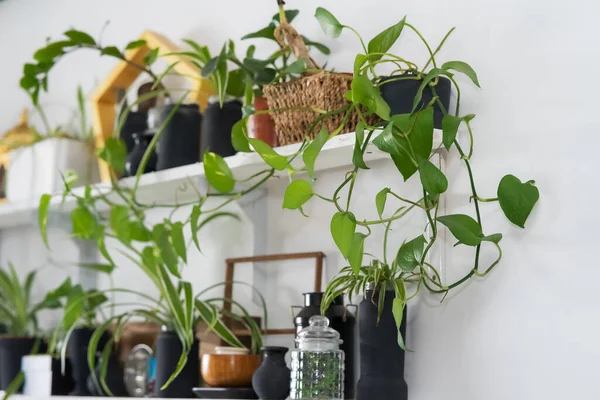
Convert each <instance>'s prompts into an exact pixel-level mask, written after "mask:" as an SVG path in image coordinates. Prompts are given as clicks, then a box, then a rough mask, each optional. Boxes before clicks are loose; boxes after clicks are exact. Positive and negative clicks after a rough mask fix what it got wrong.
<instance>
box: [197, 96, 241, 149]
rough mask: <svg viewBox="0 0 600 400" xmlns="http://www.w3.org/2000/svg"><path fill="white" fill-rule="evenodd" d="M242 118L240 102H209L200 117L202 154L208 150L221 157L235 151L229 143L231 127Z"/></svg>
mask: <svg viewBox="0 0 600 400" xmlns="http://www.w3.org/2000/svg"><path fill="white" fill-rule="evenodd" d="M240 119H242V103H241V102H239V101H238V100H232V101H228V102H225V103H223V108H221V107H220V105H219V103H211V104H209V106H208V107H206V110H204V115H203V118H202V155H204V152H206V151H210V152H212V153H216V154H218V155H220V156H221V157H228V156H232V155H234V154H235V153H236V151H235V149H234V148H233V145H232V144H231V128H233V125H235V123H236V122H238V121H239V120H240Z"/></svg>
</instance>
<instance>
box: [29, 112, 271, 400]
mask: <svg viewBox="0 0 600 400" xmlns="http://www.w3.org/2000/svg"><path fill="white" fill-rule="evenodd" d="M176 111H177V107H175V108H174V109H172V110H171V113H170V115H169V116H168V117H167V118H166V119H165V121H164V122H163V124H162V125H161V127H160V128H159V129H158V132H157V135H156V136H155V137H154V138H153V140H152V142H151V144H150V146H149V148H148V150H147V151H146V154H145V155H144V158H143V159H142V163H141V165H140V168H139V169H138V172H137V175H136V177H135V181H134V183H133V184H132V185H128V186H127V187H124V186H121V184H120V183H119V181H116V180H114V179H113V180H112V182H111V192H110V193H109V194H107V193H105V191H95V190H94V187H93V186H90V187H88V188H86V191H85V193H87V194H86V195H85V196H81V195H79V194H78V193H80V192H75V191H73V190H72V188H71V184H67V185H66V186H65V193H64V196H65V197H66V198H67V199H75V200H76V203H77V206H76V207H75V209H73V211H72V212H71V217H72V222H73V224H72V228H73V231H72V234H73V236H74V237H76V238H80V239H85V240H94V241H95V242H96V243H97V244H98V248H99V251H100V253H101V254H102V256H103V261H102V264H101V265H96V268H102V269H107V270H112V269H113V268H115V264H114V261H113V258H112V257H111V251H109V250H108V249H107V247H106V245H105V241H106V238H107V237H110V238H112V239H116V240H117V241H118V242H119V246H120V247H121V248H122V250H123V252H124V254H126V256H127V257H128V258H129V259H130V260H131V261H132V262H133V263H134V264H135V265H136V266H137V267H138V268H140V270H141V271H142V272H143V273H144V274H145V275H146V276H147V277H148V278H149V280H150V281H151V282H152V284H153V285H154V286H155V288H156V289H157V291H158V293H159V295H160V298H159V300H157V299H154V298H152V297H151V296H148V295H147V294H145V293H137V292H132V291H131V290H128V289H119V288H113V289H109V290H105V291H103V292H102V293H104V294H108V293H113V292H124V293H135V294H136V295H137V296H140V298H141V299H143V300H144V301H145V303H146V304H145V305H140V306H139V307H137V308H135V309H130V310H128V311H125V312H123V313H119V314H115V315H111V316H109V317H108V318H106V320H105V321H104V322H103V323H102V324H101V325H99V326H98V327H97V328H96V329H95V332H94V334H93V335H92V337H91V339H90V341H89V346H88V364H89V367H90V370H95V368H96V359H95V354H96V349H97V348H98V344H99V342H100V340H101V338H102V336H103V334H104V333H105V332H106V331H107V329H108V328H109V327H110V326H111V325H113V326H114V334H113V335H112V337H110V338H109V339H108V341H107V345H106V346H105V349H106V348H107V347H108V348H110V346H112V344H113V343H115V342H117V341H118V340H119V338H120V334H121V332H122V329H123V327H124V326H125V323H126V322H127V321H128V320H129V319H130V318H133V317H136V316H137V317H142V318H145V319H147V320H149V321H152V322H156V323H157V324H159V325H161V326H164V327H165V328H164V329H165V331H164V332H163V334H162V335H161V337H159V339H158V342H157V347H158V348H157V353H158V360H157V369H158V370H157V383H156V394H157V395H159V396H161V397H191V396H192V391H191V390H192V388H193V387H194V386H197V384H198V382H197V379H198V376H199V375H198V371H199V364H198V357H197V345H198V342H197V340H196V338H195V335H194V327H195V326H196V324H197V322H198V321H204V322H205V323H206V324H207V325H208V326H209V327H210V328H211V329H212V330H214V331H215V332H216V333H217V334H218V335H219V336H220V337H221V338H222V339H223V340H224V341H225V342H227V343H229V344H230V345H232V346H236V347H242V343H241V342H240V340H239V339H238V338H237V337H236V336H235V335H234V334H233V333H232V331H231V330H230V329H229V328H228V327H227V325H226V324H225V323H224V322H223V321H222V320H221V317H220V310H219V308H218V307H217V306H216V305H215V304H213V302H212V301H210V300H206V301H205V300H202V299H201V298H198V297H197V295H195V294H194V291H193V286H192V284H191V283H190V282H188V281H186V280H184V279H183V277H182V275H181V271H182V268H183V267H184V265H185V264H186V261H187V252H188V249H187V247H188V246H187V245H186V243H185V240H184V229H185V230H189V231H190V232H191V236H192V242H193V243H194V244H195V245H196V246H197V247H198V248H200V243H199V240H198V231H199V230H201V229H202V228H203V227H205V226H206V225H207V224H208V223H210V222H212V221H215V220H218V219H220V218H227V217H229V218H232V217H233V218H236V217H237V216H236V215H235V214H231V213H229V212H225V211H223V207H225V206H226V205H227V204H230V203H231V202H233V201H235V200H236V199H238V198H240V197H242V196H244V195H245V194H247V193H249V192H251V191H253V190H254V189H256V188H257V187H259V186H260V185H262V184H263V183H265V182H266V181H267V180H268V179H269V178H270V177H272V176H273V174H274V171H275V170H274V169H273V168H266V169H265V170H264V171H262V172H261V173H259V174H256V175H253V176H252V177H250V178H249V179H246V180H245V181H246V182H249V183H250V185H251V186H250V187H249V188H247V189H244V190H240V191H235V183H236V180H235V179H234V178H233V176H232V174H231V171H230V170H229V168H228V167H227V164H226V163H225V161H224V160H223V158H222V157H220V156H219V155H217V154H215V153H211V152H207V153H205V154H204V169H205V173H206V177H207V180H208V182H209V184H210V185H211V186H212V187H213V188H214V189H215V191H216V192H215V191H211V192H207V193H204V194H200V192H198V193H199V197H198V199H197V200H194V201H192V202H190V203H187V204H182V203H179V204H146V203H145V202H144V200H143V199H141V198H139V197H138V195H137V188H138V186H139V183H140V178H141V175H142V174H141V173H142V171H143V170H144V168H145V163H147V161H148V159H149V157H150V154H151V152H152V151H153V150H154V147H155V146H156V143H157V141H158V140H159V139H160V135H161V134H162V133H163V131H164V128H165V126H166V125H167V124H168V121H169V118H170V116H171V115H172V114H174V113H175V112H176ZM124 146H125V145H124V144H123V143H122V141H120V140H119V139H118V138H110V139H108V140H107V144H106V147H105V148H104V149H102V151H101V152H100V156H101V157H102V158H103V159H104V160H105V161H107V162H108V163H109V164H110V165H111V167H112V168H114V169H115V170H116V171H117V172H119V170H120V169H122V168H123V166H124V163H125V162H124V157H125V153H124V152H123V151H122V149H123V148H124ZM69 183H71V182H69ZM223 195H227V196H223ZM51 197H52V196H51V195H49V194H47V195H44V196H42V197H41V199H40V208H39V221H40V231H41V235H42V238H43V240H44V242H45V243H46V245H47V244H48V241H47V232H46V229H47V220H48V213H49V211H50V200H51ZM209 198H216V199H221V200H222V201H221V203H220V204H219V205H217V206H214V204H211V205H210V206H207V205H206V202H207V200H208V199H209ZM184 205H189V206H192V207H191V212H190V215H189V216H188V217H187V218H186V219H184V220H183V221H179V220H172V219H169V218H167V219H165V220H164V221H162V222H160V223H157V224H153V225H150V224H149V223H148V221H147V220H146V212H147V211H148V210H151V209H154V208H157V207H158V208H161V209H169V208H171V209H178V208H180V207H182V206H184ZM103 207H108V209H109V215H108V217H107V218H103V217H101V216H100V215H99V213H98V212H97V210H98V209H102V208H103ZM90 296H91V294H89V293H80V295H79V296H77V297H75V298H74V299H73V300H72V301H71V302H70V304H68V305H67V307H66V309H65V314H64V318H63V321H62V323H61V324H60V326H59V327H58V328H57V329H60V330H63V331H64V332H66V337H69V336H70V332H72V331H73V330H74V329H75V327H76V325H75V323H74V321H77V320H78V319H79V318H80V316H81V315H82V312H83V307H82V304H84V302H85V301H87V300H88V299H89V298H90ZM93 296H96V293H94V294H93ZM234 305H235V307H236V309H237V310H239V314H241V315H242V317H241V319H242V321H244V323H245V324H246V325H247V326H248V327H249V329H250V331H251V332H252V333H253V337H255V338H256V337H257V335H258V336H260V328H259V327H258V325H257V324H256V322H255V321H254V320H253V319H252V318H250V317H249V314H248V313H247V312H246V310H245V309H244V308H243V307H242V306H241V305H239V304H237V303H236V304H234ZM258 340H259V339H258ZM106 357H107V354H106V353H103V355H102V362H101V363H100V365H101V369H100V371H99V375H100V377H99V379H96V377H95V375H92V376H93V377H94V379H95V380H97V381H98V382H96V384H97V385H100V386H101V387H102V389H103V391H104V392H105V393H108V394H110V393H111V391H110V388H108V387H106V385H105V384H104V378H105V376H106V362H105V361H104V360H106Z"/></svg>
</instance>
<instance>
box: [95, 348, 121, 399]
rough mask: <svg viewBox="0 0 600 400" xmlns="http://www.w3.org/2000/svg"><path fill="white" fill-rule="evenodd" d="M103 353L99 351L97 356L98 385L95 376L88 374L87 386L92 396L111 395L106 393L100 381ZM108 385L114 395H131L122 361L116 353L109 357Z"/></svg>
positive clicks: (96, 373) (96, 372) (106, 378)
mask: <svg viewBox="0 0 600 400" xmlns="http://www.w3.org/2000/svg"><path fill="white" fill-rule="evenodd" d="M101 357H102V353H98V354H97V356H96V371H95V372H94V375H95V376H96V380H97V382H98V387H97V386H96V384H95V383H94V377H93V376H92V374H90V376H88V379H87V388H88V391H89V392H90V393H91V394H92V396H109V393H105V390H104V388H103V387H102V385H101V383H100V369H101V368H100V360H101ZM104 381H105V383H106V386H107V387H108V389H109V390H110V392H111V393H112V395H113V396H116V397H129V393H128V392H127V388H126V387H125V380H124V372H123V367H122V366H121V363H120V362H119V360H118V359H117V356H116V354H114V353H113V354H111V355H110V357H109V359H108V367H107V369H106V377H105V379H104Z"/></svg>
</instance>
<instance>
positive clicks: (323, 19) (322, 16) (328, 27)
mask: <svg viewBox="0 0 600 400" xmlns="http://www.w3.org/2000/svg"><path fill="white" fill-rule="evenodd" d="M315 18H317V21H319V24H320V25H321V29H323V32H324V33H325V34H326V35H327V36H330V37H332V38H337V37H339V36H340V35H341V34H342V29H344V25H342V24H341V23H340V21H338V19H337V18H336V17H334V15H333V14H332V13H330V12H329V11H327V10H326V9H324V8H323V7H319V8H317V11H316V12H315Z"/></svg>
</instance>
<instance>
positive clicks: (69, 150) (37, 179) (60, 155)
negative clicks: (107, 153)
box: [6, 139, 99, 203]
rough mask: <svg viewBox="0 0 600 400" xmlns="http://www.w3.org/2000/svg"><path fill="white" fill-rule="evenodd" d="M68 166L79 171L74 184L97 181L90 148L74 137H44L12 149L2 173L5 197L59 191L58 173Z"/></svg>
mask: <svg viewBox="0 0 600 400" xmlns="http://www.w3.org/2000/svg"><path fill="white" fill-rule="evenodd" d="M68 170H72V171H74V172H75V173H76V174H77V175H79V180H78V181H77V183H76V184H75V186H82V185H86V184H90V183H95V182H98V181H99V173H98V162H97V159H96V156H95V154H94V152H93V148H92V147H91V146H89V145H88V144H86V143H83V142H81V141H78V140H72V139H46V140H43V141H41V142H38V143H36V144H34V145H33V146H27V147H22V148H20V149H17V150H13V151H11V152H10V166H9V168H8V173H7V176H6V198H7V199H8V201H9V202H11V203H16V202H22V201H27V200H34V199H37V198H39V197H40V196H41V195H43V194H45V193H50V194H59V193H62V192H63V189H64V184H63V181H62V177H61V174H64V173H65V172H66V171H68Z"/></svg>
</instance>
